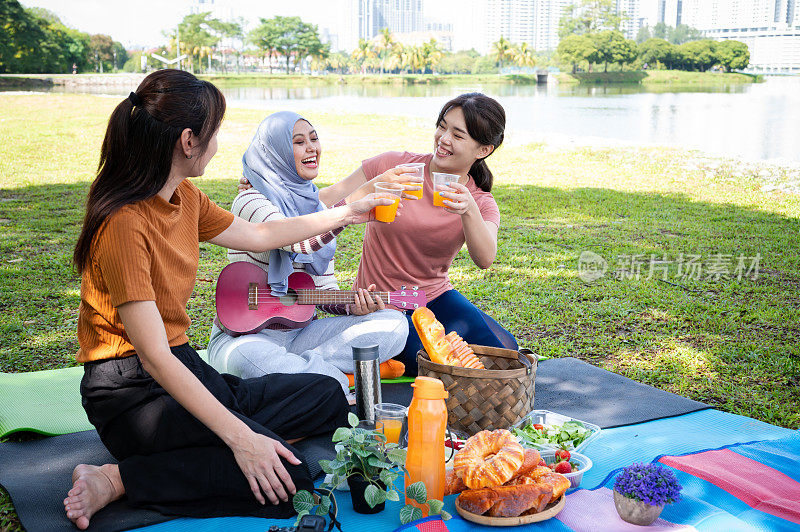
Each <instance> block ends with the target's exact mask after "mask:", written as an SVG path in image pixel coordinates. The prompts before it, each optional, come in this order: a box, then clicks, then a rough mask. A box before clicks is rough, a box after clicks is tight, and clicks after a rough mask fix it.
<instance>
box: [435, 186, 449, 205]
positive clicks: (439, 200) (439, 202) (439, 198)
mask: <svg viewBox="0 0 800 532" xmlns="http://www.w3.org/2000/svg"><path fill="white" fill-rule="evenodd" d="M445 199H446V198H443V197H442V195H441V194H439V191H438V190H435V191H434V192H433V204H434V205H435V206H436V207H444V200H445Z"/></svg>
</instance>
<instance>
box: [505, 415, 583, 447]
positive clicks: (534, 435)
mask: <svg viewBox="0 0 800 532" xmlns="http://www.w3.org/2000/svg"><path fill="white" fill-rule="evenodd" d="M514 434H515V435H516V436H518V437H519V438H520V440H522V442H523V443H525V442H527V443H533V444H537V445H547V446H555V447H564V448H565V449H574V448H575V447H577V446H578V445H580V444H581V443H583V441H584V440H586V439H587V438H588V437H589V436H591V435H592V431H591V430H589V429H587V428H585V427H584V426H583V424H582V423H579V422H577V421H566V422H564V424H563V425H540V424H538V423H526V424H525V425H523V426H522V427H519V428H516V429H514Z"/></svg>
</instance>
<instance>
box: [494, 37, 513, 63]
mask: <svg viewBox="0 0 800 532" xmlns="http://www.w3.org/2000/svg"><path fill="white" fill-rule="evenodd" d="M513 50H514V48H513V47H512V46H511V43H510V42H508V41H507V40H506V38H505V37H502V36H501V37H500V40H498V41H497V42H494V43H492V54H491V55H492V57H493V58H494V60H495V61H497V63H498V64H499V65H500V68H503V61H505V59H506V58H507V57H510V56H511V55H512V53H513Z"/></svg>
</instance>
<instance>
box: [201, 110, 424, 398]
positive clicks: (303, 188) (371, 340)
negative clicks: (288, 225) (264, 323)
mask: <svg viewBox="0 0 800 532" xmlns="http://www.w3.org/2000/svg"><path fill="white" fill-rule="evenodd" d="M321 153H322V147H321V145H320V142H319V137H318V135H317V133H316V131H315V130H314V127H313V126H312V125H311V123H309V122H308V121H307V120H306V119H304V118H303V117H301V116H300V115H298V114H296V113H293V112H289V111H282V112H279V113H274V114H272V115H270V116H268V117H267V118H266V119H264V121H263V122H261V124H260V125H259V127H258V130H257V131H256V134H255V136H254V137H253V140H252V142H251V143H250V146H249V147H248V148H247V151H245V154H244V157H243V158H242V166H243V174H244V177H246V178H247V180H248V181H249V182H250V183H251V184H252V185H253V188H252V189H250V190H246V191H243V192H241V193H239V195H238V196H236V198H235V199H234V201H233V205H232V206H231V211H232V212H233V213H234V214H235V215H237V216H239V217H240V218H243V219H245V220H247V221H250V222H260V221H267V220H279V219H282V218H292V217H295V216H302V215H304V214H310V213H314V212H318V211H323V210H325V209H327V208H329V207H333V206H340V205H344V200H343V196H342V197H336V195H337V194H336V190H335V189H334V188H332V187H327V188H325V189H322V190H320V189H318V188H317V186H316V185H314V183H313V180H314V178H316V177H317V175H318V174H319V162H320V156H321ZM339 231H341V229H337V230H334V231H329V232H327V233H324V234H321V235H318V236H315V237H312V238H310V239H307V240H303V241H301V242H298V243H296V244H292V245H290V246H286V247H283V248H280V249H273V250H271V251H268V252H265V253H254V252H249V251H234V250H231V251H229V252H228V258H229V259H230V260H231V262H235V261H247V262H249V263H251V264H255V265H257V266H260V267H261V268H262V269H264V270H265V271H266V273H267V279H268V282H269V284H270V288H271V291H272V295H274V296H281V295H285V294H286V292H287V289H288V278H289V276H290V275H291V274H292V273H294V272H306V273H308V274H309V275H311V277H312V279H313V280H314V285H315V288H317V289H319V290H338V285H337V284H336V278H335V276H334V263H333V256H334V254H335V253H336V235H337V234H338V233H339ZM369 290H374V286H369V287H368V289H367V290H365V289H363V288H361V289H360V290H358V294H357V297H356V298H355V301H354V303H353V304H350V305H320V308H321V309H322V310H325V311H326V312H329V313H331V314H335V315H337V316H334V317H331V318H324V319H317V320H313V321H312V322H311V323H310V324H309V325H306V326H305V327H303V328H299V329H287V328H285V327H282V326H280V325H273V326H270V327H268V328H266V329H263V330H261V331H259V332H257V333H253V334H246V335H242V336H238V337H234V336H231V335H229V334H228V333H226V332H225V331H224V330H222V328H221V327H220V325H219V323H217V322H215V324H214V327H213V329H212V331H211V339H210V340H209V343H208V357H209V361H210V363H211V365H212V366H214V367H215V368H216V369H217V370H218V371H220V372H223V373H231V374H233V375H236V376H239V377H243V378H249V377H256V376H261V375H266V374H271V373H319V374H322V375H328V376H330V377H333V378H335V379H337V380H338V381H339V383H340V384H341V385H342V388H343V390H344V391H345V392H347V391H348V387H349V385H350V383H349V381H348V378H347V375H346V374H352V373H353V369H354V368H353V355H352V347H353V345H371V344H377V345H378V346H379V358H380V361H381V362H382V363H385V364H383V366H382V368H381V369H382V373H383V374H384V376H386V375H387V374H388V375H390V376H399V375H402V373H403V367H402V366H403V365H402V363H399V362H396V361H390V362H387V361H389V359H391V358H392V357H393V356H395V355H397V354H398V353H400V351H402V349H403V346H404V345H405V341H406V337H407V335H408V322H407V320H406V319H405V317H404V316H403V315H402V314H401V313H400V312H398V311H395V310H388V309H385V308H384V304H383V302H382V301H381V300H380V299H379V298H377V297H374V298H373V296H372V295H371V294H370V293H369Z"/></svg>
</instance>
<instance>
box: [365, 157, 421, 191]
mask: <svg viewBox="0 0 800 532" xmlns="http://www.w3.org/2000/svg"><path fill="white" fill-rule="evenodd" d="M424 171H425V164H424V163H407V164H399V165H397V166H395V167H394V168H390V169H389V170H386V171H385V172H384V173H382V174H381V175H379V176H377V177H375V178H374V179H371V180H370V182H371V183H394V184H397V185H401V186H402V187H403V189H404V191H403V199H419V198H421V197H422V181H423V178H422V176H423V172H424Z"/></svg>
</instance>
